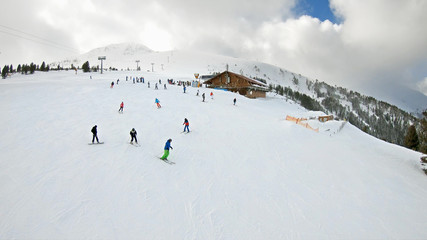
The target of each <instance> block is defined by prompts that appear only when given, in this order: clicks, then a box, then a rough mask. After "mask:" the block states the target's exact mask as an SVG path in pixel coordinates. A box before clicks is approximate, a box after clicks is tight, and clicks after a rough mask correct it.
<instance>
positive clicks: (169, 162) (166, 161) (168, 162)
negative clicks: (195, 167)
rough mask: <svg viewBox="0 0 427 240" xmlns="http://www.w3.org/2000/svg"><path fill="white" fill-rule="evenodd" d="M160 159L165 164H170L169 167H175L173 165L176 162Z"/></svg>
mask: <svg viewBox="0 0 427 240" xmlns="http://www.w3.org/2000/svg"><path fill="white" fill-rule="evenodd" d="M159 159H160V160H162V161H163V162H165V163H167V164H169V165H173V164H175V162H171V161H169V160H167V159H162V158H160V157H159Z"/></svg>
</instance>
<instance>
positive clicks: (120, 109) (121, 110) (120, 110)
mask: <svg viewBox="0 0 427 240" xmlns="http://www.w3.org/2000/svg"><path fill="white" fill-rule="evenodd" d="M123 107H124V104H123V102H122V103H120V108H119V113H123Z"/></svg>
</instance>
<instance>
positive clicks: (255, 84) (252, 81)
mask: <svg viewBox="0 0 427 240" xmlns="http://www.w3.org/2000/svg"><path fill="white" fill-rule="evenodd" d="M225 74H228V75H231V76H234V77H235V78H238V79H241V80H243V81H246V82H248V83H249V84H250V85H253V86H259V87H268V86H267V84H265V83H263V82H261V81H258V80H255V79H251V78H248V77H245V76H243V75H240V74H236V73H233V72H229V71H225V72H222V73H220V74H218V75H216V76H214V77H212V78H211V79H209V80H207V81H205V82H204V84H208V85H209V84H213V83H214V80H215V79H217V78H221V77H222V76H223V75H225Z"/></svg>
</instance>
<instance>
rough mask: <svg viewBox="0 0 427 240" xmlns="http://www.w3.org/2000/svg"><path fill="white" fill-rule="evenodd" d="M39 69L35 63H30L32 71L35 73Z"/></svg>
mask: <svg viewBox="0 0 427 240" xmlns="http://www.w3.org/2000/svg"><path fill="white" fill-rule="evenodd" d="M36 69H37V66H36V65H35V64H34V63H31V64H30V73H31V74H33V73H34V72H35V71H36Z"/></svg>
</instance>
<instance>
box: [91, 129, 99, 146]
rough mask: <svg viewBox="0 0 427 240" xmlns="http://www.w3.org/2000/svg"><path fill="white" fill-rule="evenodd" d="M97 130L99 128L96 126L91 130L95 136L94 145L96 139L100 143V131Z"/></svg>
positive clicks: (93, 138)
mask: <svg viewBox="0 0 427 240" xmlns="http://www.w3.org/2000/svg"><path fill="white" fill-rule="evenodd" d="M96 128H97V126H96V125H95V126H93V128H92V130H91V132H92V134H93V137H92V143H94V142H95V139H96V141H97V142H98V143H99V140H98V135H97V134H98V130H97V129H96Z"/></svg>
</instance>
